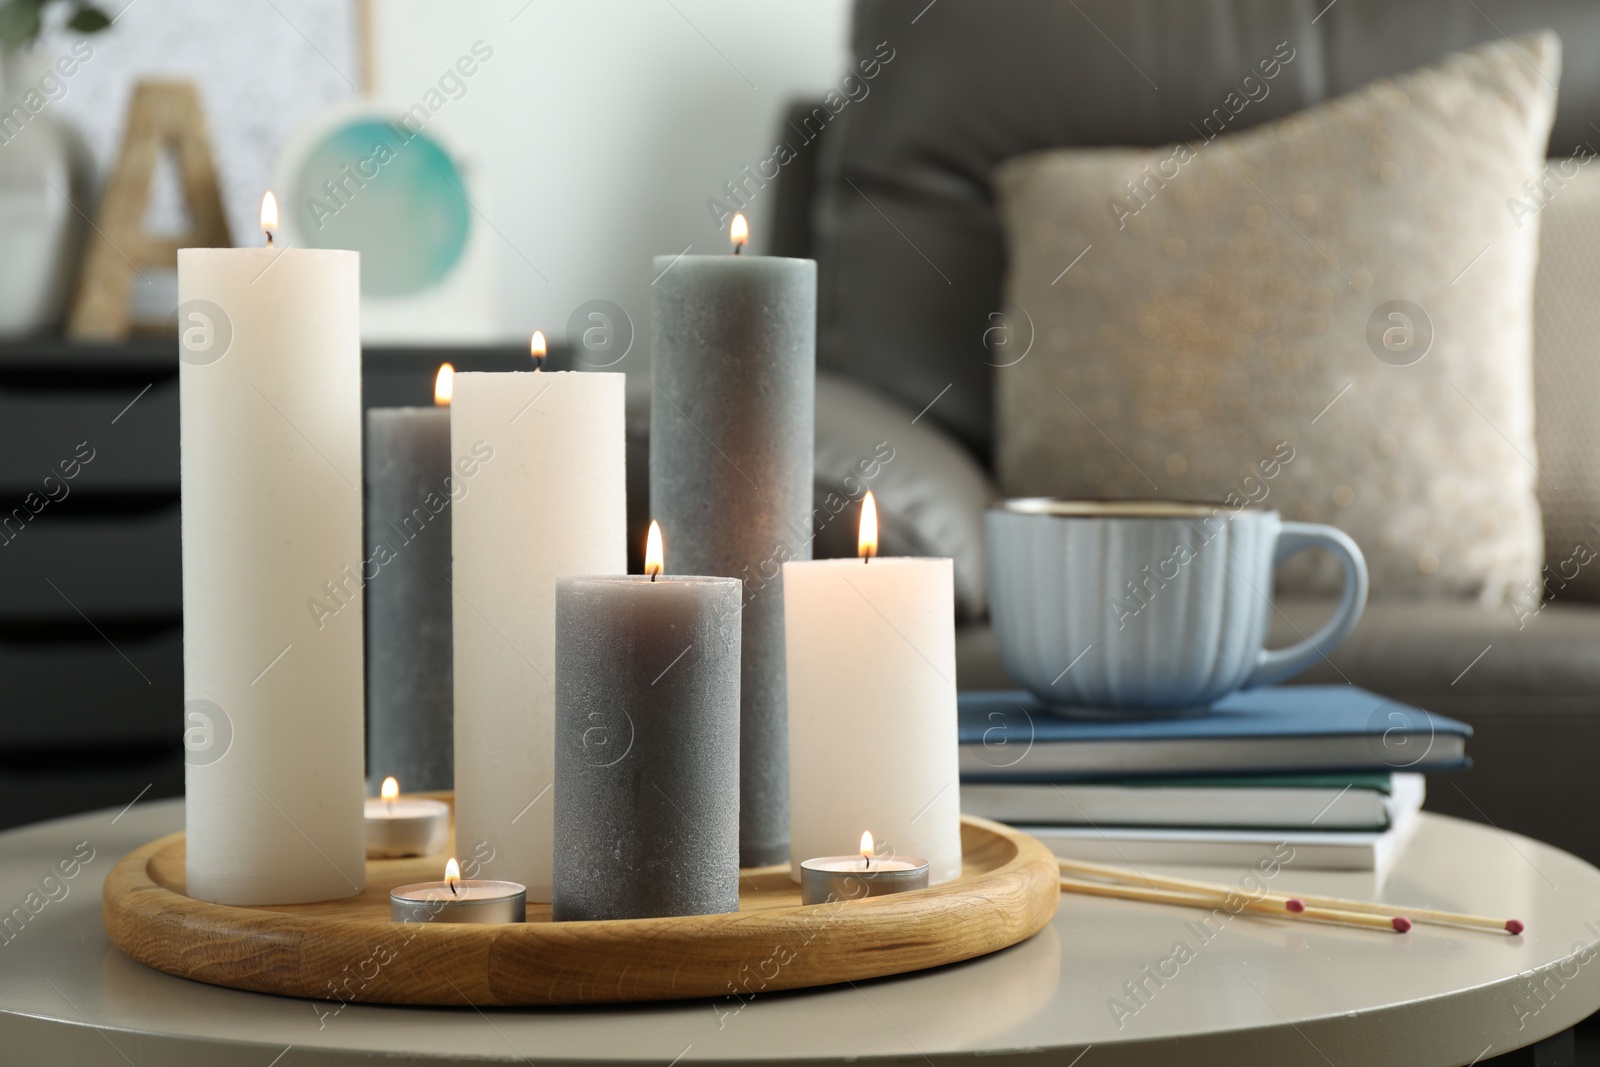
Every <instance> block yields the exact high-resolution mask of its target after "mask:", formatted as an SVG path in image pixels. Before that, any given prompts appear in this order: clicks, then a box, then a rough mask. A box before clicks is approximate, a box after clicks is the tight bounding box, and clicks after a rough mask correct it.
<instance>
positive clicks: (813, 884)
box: [800, 833, 928, 904]
mask: <svg viewBox="0 0 1600 1067" xmlns="http://www.w3.org/2000/svg"><path fill="white" fill-rule="evenodd" d="M926 888H928V861H927V860H924V859H918V858H916V857H914V856H874V855H873V846H872V835H871V834H870V833H864V834H862V835H861V851H860V853H858V854H857V855H854V856H818V857H817V858H815V859H809V860H804V861H802V862H801V864H800V903H802V904H826V903H828V902H829V901H830V900H860V899H862V898H863V897H882V896H888V895H889V894H890V893H904V892H906V891H907V890H910V889H926Z"/></svg>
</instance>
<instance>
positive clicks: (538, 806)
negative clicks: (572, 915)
mask: <svg viewBox="0 0 1600 1067" xmlns="http://www.w3.org/2000/svg"><path fill="white" fill-rule="evenodd" d="M623 383H624V378H623V375H621V374H601V373H592V372H578V371H558V372H550V371H528V372H516V373H498V374H488V373H461V374H457V375H456V379H455V396H454V398H453V399H452V400H451V408H450V411H451V415H450V454H451V455H452V456H454V457H457V458H456V460H455V463H456V464H457V469H456V471H455V473H456V474H457V475H458V476H460V477H461V478H463V479H466V480H467V481H468V484H470V485H471V489H470V491H468V492H467V493H466V495H464V496H463V497H461V499H459V500H457V501H456V502H455V503H454V504H452V505H451V511H452V512H453V518H452V520H451V538H452V541H453V550H454V563H453V571H454V573H453V576H452V585H453V587H454V594H453V595H454V600H453V603H452V605H451V611H452V614H453V617H454V629H455V716H456V718H455V740H456V848H457V851H459V852H461V853H462V854H463V855H469V856H476V857H479V859H480V863H481V864H482V866H483V870H484V872H485V874H484V876H485V877H488V878H500V879H509V880H511V881H515V882H521V883H522V884H523V885H525V886H527V887H528V899H529V900H531V901H542V902H548V901H549V900H550V889H551V883H552V876H551V871H552V864H553V850H554V832H555V816H554V812H555V799H554V796H553V795H552V794H553V791H554V785H555V689H554V682H555V637H556V635H555V629H556V625H555V621H556V607H555V605H556V579H557V578H560V577H564V576H566V575H573V574H623V573H625V572H626V570H627V494H626V486H625V477H624V475H625V468H624V462H625V461H624V447H625V442H624V423H623V417H624V416H623ZM463 463H468V464H471V465H472V466H473V468H474V469H473V470H471V471H469V470H467V469H463V468H462V466H461V464H463ZM490 857H492V858H490Z"/></svg>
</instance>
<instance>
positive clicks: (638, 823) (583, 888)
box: [551, 575, 739, 922]
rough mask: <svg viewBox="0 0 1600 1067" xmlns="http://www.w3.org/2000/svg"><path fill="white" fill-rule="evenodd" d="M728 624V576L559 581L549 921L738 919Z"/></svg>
mask: <svg viewBox="0 0 1600 1067" xmlns="http://www.w3.org/2000/svg"><path fill="white" fill-rule="evenodd" d="M738 615H739V583H738V582H737V581H734V580H733V579H731V578H698V577H661V578H658V579H657V580H656V581H654V582H652V581H651V580H650V579H649V578H646V577H642V576H637V575H636V576H609V577H595V578H562V579H559V580H558V581H557V583H556V686H555V688H556V788H555V822H556V825H555V872H554V875H555V887H554V893H553V898H554V899H553V902H552V904H551V913H552V917H553V918H554V919H555V920H556V921H557V922H564V921H567V920H572V919H642V918H649V917H652V916H661V915H715V914H720V913H723V912H733V911H738V910H739V627H738V625H737V620H738ZM729 618H731V619H733V620H734V622H735V625H732V626H729V625H726V624H725V622H724V620H726V619H729Z"/></svg>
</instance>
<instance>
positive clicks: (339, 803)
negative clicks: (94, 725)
mask: <svg viewBox="0 0 1600 1067" xmlns="http://www.w3.org/2000/svg"><path fill="white" fill-rule="evenodd" d="M359 280H360V257H359V256H358V255H357V254H356V253H355V252H343V251H331V250H315V249H298V248H297V249H275V248H270V247H269V248H236V249H228V248H185V249H182V250H180V251H179V253H178V299H179V301H180V304H179V309H178V310H179V330H180V342H179V356H180V359H181V362H180V364H179V368H178V380H179V395H180V399H181V405H182V414H181V426H182V430H181V435H182V447H183V458H182V485H183V638H184V641H183V643H184V748H185V761H186V763H187V768H186V775H185V778H186V788H187V798H186V801H185V819H186V828H187V831H188V852H187V862H186V868H187V878H188V883H187V885H188V893H189V895H190V896H192V897H197V898H199V899H202V900H209V901H214V902H217V903H222V904H239V905H248V904H298V903H304V902H308V901H317V900H330V899H334V898H337V897H347V896H350V895H352V894H354V893H357V892H360V890H361V888H362V886H363V884H364V881H365V830H364V827H363V825H362V816H361V800H362V792H363V791H362V758H361V757H362V751H361V749H362V666H361V664H362V656H361V652H362V648H361V646H362V626H361V611H362V606H361V596H360V592H361V590H360V577H359V575H360V568H361V560H362V553H361V339H360V331H359V323H358V306H359V289H360V284H359Z"/></svg>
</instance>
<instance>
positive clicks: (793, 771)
mask: <svg viewBox="0 0 1600 1067" xmlns="http://www.w3.org/2000/svg"><path fill="white" fill-rule="evenodd" d="M875 536H876V533H875V529H874V538H875ZM873 550H874V551H875V550H876V545H875V544H874V546H873ZM783 607H784V632H785V635H786V637H787V645H788V689H789V835H790V873H791V875H792V876H793V878H794V880H795V881H797V882H798V881H799V880H800V864H801V863H802V862H803V861H804V860H807V859H810V858H812V857H814V856H832V855H837V854H840V853H844V852H848V851H849V850H850V849H851V848H852V847H854V846H855V844H856V843H857V842H858V841H859V840H860V838H861V834H862V831H864V830H865V831H870V832H871V834H872V836H873V837H874V838H875V839H876V840H877V841H878V842H879V852H880V854H884V855H888V854H893V855H897V856H920V857H923V858H925V859H926V860H927V861H928V878H929V881H930V882H932V883H934V884H937V883H939V882H947V881H949V880H951V879H952V878H955V877H957V876H958V875H959V874H960V873H961V794H960V784H959V772H958V769H957V761H956V754H957V748H956V640H955V573H954V570H953V568H952V566H951V563H950V560H948V559H905V558H893V559H868V558H861V559H822V560H811V561H805V562H792V563H785V564H784V565H783Z"/></svg>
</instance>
